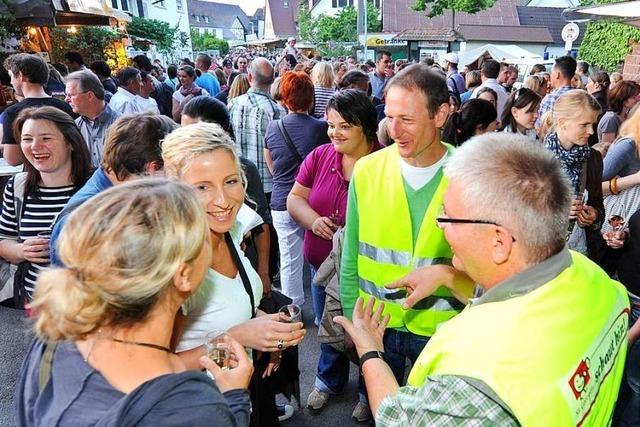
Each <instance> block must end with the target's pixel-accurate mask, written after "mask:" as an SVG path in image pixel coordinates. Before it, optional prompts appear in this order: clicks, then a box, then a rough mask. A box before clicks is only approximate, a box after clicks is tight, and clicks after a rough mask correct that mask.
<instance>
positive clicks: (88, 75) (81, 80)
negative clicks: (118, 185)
mask: <svg viewBox="0 0 640 427" xmlns="http://www.w3.org/2000/svg"><path fill="white" fill-rule="evenodd" d="M65 92H66V96H65V99H66V101H67V102H68V103H69V105H70V106H71V108H72V109H73V112H74V113H76V114H78V115H79V116H80V117H78V118H77V119H76V124H77V125H78V127H79V128H80V133H81V134H82V137H83V138H84V140H85V142H86V143H87V147H88V148H89V153H91V165H92V166H93V167H94V168H98V167H99V166H100V162H101V160H102V151H103V146H104V140H105V137H106V134H107V129H108V128H109V126H111V124H112V123H113V122H115V121H116V119H117V118H118V117H120V113H118V112H117V111H114V110H112V109H111V107H109V104H107V103H106V101H105V90H104V87H103V86H102V83H101V82H100V79H99V78H98V77H97V76H96V75H95V74H93V73H92V72H91V71H89V70H82V71H76V72H74V73H71V74H69V75H67V78H66V90H65Z"/></svg>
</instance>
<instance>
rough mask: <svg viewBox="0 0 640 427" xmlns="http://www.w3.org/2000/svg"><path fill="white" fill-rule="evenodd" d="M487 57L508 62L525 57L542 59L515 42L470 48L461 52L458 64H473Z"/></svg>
mask: <svg viewBox="0 0 640 427" xmlns="http://www.w3.org/2000/svg"><path fill="white" fill-rule="evenodd" d="M486 57H491V58H493V59H495V60H496V61H506V62H516V61H517V60H521V59H523V58H529V59H542V57H541V56H540V55H536V54H535V53H532V52H529V51H528V50H525V49H523V48H521V47H520V46H517V45H515V44H512V45H506V46H496V45H492V44H485V45H484V46H480V47H478V48H475V49H472V50H468V51H466V52H464V53H459V54H458V58H459V59H460V61H459V62H458V65H461V66H463V65H471V64H473V63H474V62H481V61H478V60H481V59H483V58H486Z"/></svg>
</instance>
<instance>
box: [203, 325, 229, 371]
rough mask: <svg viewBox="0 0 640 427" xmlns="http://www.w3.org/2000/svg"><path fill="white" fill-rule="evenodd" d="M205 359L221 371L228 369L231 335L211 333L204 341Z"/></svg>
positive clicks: (221, 332)
mask: <svg viewBox="0 0 640 427" xmlns="http://www.w3.org/2000/svg"><path fill="white" fill-rule="evenodd" d="M204 349H205V353H206V355H207V357H209V359H211V360H213V362H214V363H215V364H216V365H218V366H219V367H220V368H221V369H229V359H230V358H231V335H229V334H228V333H227V332H225V331H211V332H209V333H208V334H207V335H206V336H205V339H204Z"/></svg>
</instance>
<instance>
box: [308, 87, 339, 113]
mask: <svg viewBox="0 0 640 427" xmlns="http://www.w3.org/2000/svg"><path fill="white" fill-rule="evenodd" d="M313 91H314V95H315V104H314V106H313V117H315V118H316V119H324V112H325V110H326V109H327V104H328V103H329V100H330V99H331V97H332V96H333V95H334V94H335V93H336V91H335V89H334V88H332V87H322V86H319V85H315V86H314V87H313Z"/></svg>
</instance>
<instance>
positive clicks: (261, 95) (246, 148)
mask: <svg viewBox="0 0 640 427" xmlns="http://www.w3.org/2000/svg"><path fill="white" fill-rule="evenodd" d="M285 114H286V112H285V110H284V108H282V107H281V106H280V105H279V104H278V103H277V102H275V101H274V100H273V98H271V96H270V95H269V94H268V93H266V92H263V91H262V90H260V89H256V88H250V89H249V90H248V91H247V93H246V94H244V95H242V96H238V97H236V98H233V99H232V100H231V101H229V115H230V118H231V126H232V127H233V133H234V134H235V137H236V144H237V145H238V147H239V148H240V152H241V154H242V156H243V157H245V158H247V159H249V160H251V161H252V162H253V163H254V164H255V165H256V167H257V168H258V171H259V172H260V179H262V185H263V186H264V192H265V193H271V189H272V187H273V181H272V178H271V173H270V172H269V168H267V163H266V161H265V159H264V148H265V145H264V137H265V134H266V133H267V126H268V125H269V123H270V122H271V121H272V120H276V119H279V118H280V117H281V116H284V115H285Z"/></svg>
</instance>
